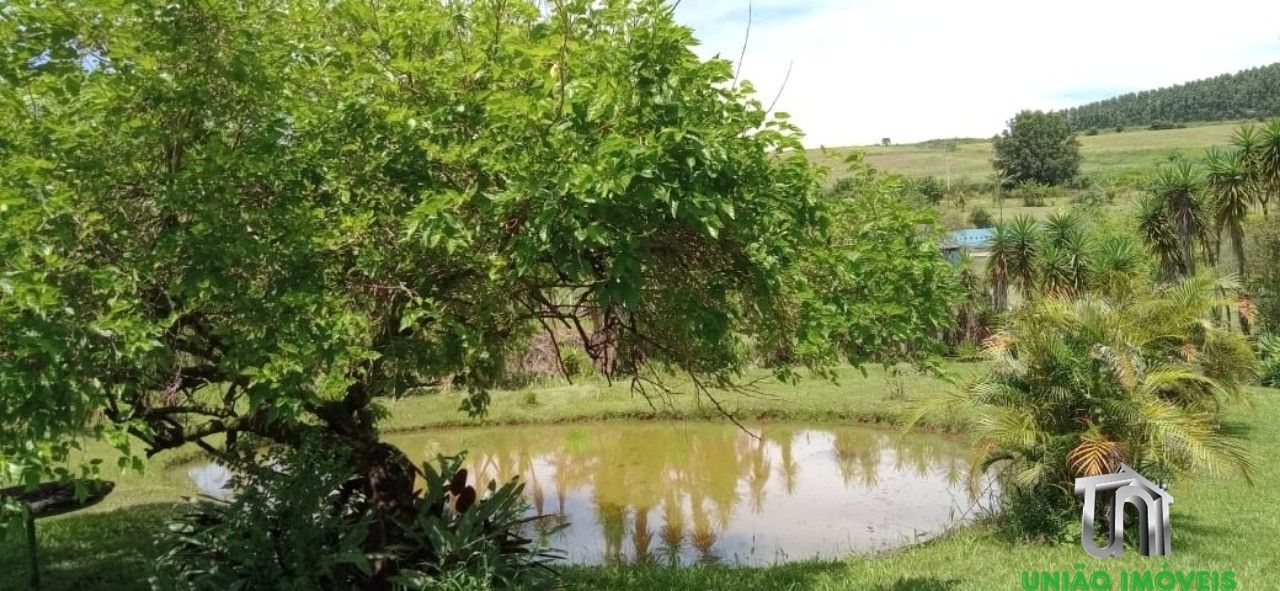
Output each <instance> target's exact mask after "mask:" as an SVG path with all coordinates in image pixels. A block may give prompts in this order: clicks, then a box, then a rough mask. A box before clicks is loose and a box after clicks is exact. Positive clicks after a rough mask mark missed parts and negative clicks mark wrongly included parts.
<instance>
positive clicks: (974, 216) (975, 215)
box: [969, 207, 995, 228]
mask: <svg viewBox="0 0 1280 591" xmlns="http://www.w3.org/2000/svg"><path fill="white" fill-rule="evenodd" d="M969 224H970V225H972V226H973V227H975V228H990V227H992V226H993V225H995V220H994V219H992V218H991V213H990V212H988V211H987V210H986V209H983V208H981V207H979V208H976V209H974V210H973V212H972V213H970V214H969Z"/></svg>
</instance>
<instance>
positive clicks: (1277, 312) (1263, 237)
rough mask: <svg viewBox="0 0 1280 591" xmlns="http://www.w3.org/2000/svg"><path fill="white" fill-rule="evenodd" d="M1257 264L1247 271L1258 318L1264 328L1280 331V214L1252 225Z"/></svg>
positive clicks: (1251, 242) (1251, 248)
mask: <svg viewBox="0 0 1280 591" xmlns="http://www.w3.org/2000/svg"><path fill="white" fill-rule="evenodd" d="M1246 234H1247V235H1248V236H1249V252H1250V253H1251V259H1252V261H1253V264H1251V265H1249V267H1248V269H1246V272H1245V286H1246V287H1247V288H1248V290H1249V294H1250V296H1251V298H1252V301H1253V304H1254V307H1255V309H1256V310H1257V313H1256V314H1257V319H1256V321H1255V323H1256V324H1257V325H1258V326H1260V327H1261V328H1262V329H1263V330H1264V331H1266V332H1270V333H1273V334H1280V217H1268V218H1262V219H1256V220H1254V222H1253V223H1251V224H1250V225H1249V227H1248V230H1247V232H1246Z"/></svg>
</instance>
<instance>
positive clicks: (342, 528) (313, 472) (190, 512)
mask: <svg viewBox="0 0 1280 591" xmlns="http://www.w3.org/2000/svg"><path fill="white" fill-rule="evenodd" d="M347 456H348V453H347V452H342V451H338V452H335V451H334V449H333V448H332V447H331V446H321V445H319V444H317V443H315V442H307V443H305V444H304V445H303V446H301V447H299V448H296V449H292V450H282V451H272V452H270V453H269V454H268V455H267V456H266V457H267V458H269V460H268V461H267V462H265V463H264V464H249V466H250V467H248V468H245V469H243V471H242V473H241V474H240V475H238V476H236V477H235V478H234V479H233V481H232V483H233V488H234V490H235V491H236V493H235V496H234V497H233V498H232V500H230V501H221V500H217V499H213V498H210V497H204V498H202V499H199V500H196V501H193V502H192V503H190V504H189V505H187V506H185V507H183V508H181V509H179V511H178V513H177V515H176V516H175V517H174V518H173V519H172V520H171V521H170V522H169V524H168V526H167V529H166V531H165V532H164V534H163V535H162V537H161V541H160V544H161V546H162V548H163V553H162V554H161V556H160V558H159V559H158V560H157V563H156V575H155V576H154V577H153V578H152V580H151V583H152V588H153V589H157V590H161V589H164V590H183V591H188V590H189V591H205V590H208V591H214V590H222V589H289V590H298V591H304V590H306V591H309V590H316V591H320V590H328V589H362V588H369V587H370V586H371V585H372V583H373V579H372V574H373V569H372V562H373V558H374V557H373V556H369V555H366V554H365V552H364V551H363V550H362V545H363V543H364V541H365V539H366V538H367V537H368V536H369V534H370V531H371V529H370V526H371V522H370V519H369V518H368V517H367V515H369V511H368V501H367V499H365V498H364V497H363V496H362V495H361V494H360V493H359V492H357V491H359V490H360V488H359V487H356V486H348V485H350V484H352V483H353V482H354V477H352V476H349V475H348V474H349V468H348V466H349V465H350V464H349V462H348V461H347V460H348V457H347ZM462 460H463V456H461V455H460V456H455V457H444V456H440V457H438V458H437V463H438V464H439V468H438V469H437V468H436V467H433V466H432V465H431V464H424V465H423V466H422V475H423V480H424V491H425V492H424V493H423V496H422V497H420V498H419V499H417V500H416V502H415V506H414V509H415V511H414V516H415V517H414V521H413V522H412V523H408V524H404V525H403V526H402V528H403V529H402V531H399V532H396V534H395V535H396V537H397V539H398V540H399V543H396V544H394V545H392V546H391V553H390V555H388V556H385V557H384V558H386V559H388V560H390V561H391V562H393V563H394V564H395V565H397V566H398V574H397V575H396V577H395V579H394V581H393V582H394V583H395V584H397V585H398V588H400V589H407V590H425V589H444V588H450V589H476V590H477V591H478V590H480V589H486V590H488V589H514V588H520V589H529V588H536V587H540V586H543V585H547V586H550V584H551V583H553V582H554V580H553V579H552V578H551V577H549V576H548V575H551V574H554V571H552V570H550V569H549V568H548V567H547V562H548V561H550V560H552V559H555V558H558V557H559V556H558V554H556V553H555V552H553V551H550V550H547V549H545V548H543V547H542V546H541V545H540V544H535V543H534V541H533V540H532V539H530V538H528V537H525V535H524V534H525V533H526V530H527V529H528V528H529V527H530V525H531V524H533V523H534V522H536V521H537V520H539V519H541V517H540V516H533V517H525V516H524V514H525V512H526V509H527V507H528V501H527V500H525V499H524V497H523V496H522V494H523V491H524V485H523V484H521V483H519V482H518V481H515V480H512V481H509V482H507V483H506V484H504V485H502V486H497V484H496V483H494V482H489V483H488V485H487V487H486V492H485V494H484V495H483V497H480V495H477V491H476V490H475V489H474V488H473V487H471V486H468V485H467V483H466V481H467V471H466V470H465V469H462V468H461V465H462ZM559 527H560V528H563V527H565V526H563V525H561V526H559ZM554 532H555V530H552V531H549V532H544V533H545V534H546V535H550V534H553V533H554ZM544 539H545V538H544Z"/></svg>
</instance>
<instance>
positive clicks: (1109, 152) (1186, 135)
mask: <svg viewBox="0 0 1280 591" xmlns="http://www.w3.org/2000/svg"><path fill="white" fill-rule="evenodd" d="M1239 127H1240V124H1239V123H1238V122H1234V123H1212V124H1205V125H1196V126H1190V127H1187V128H1185V129H1167V130H1163V131H1148V130H1146V129H1132V130H1127V131H1125V132H1123V133H1116V132H1115V131H1114V130H1106V131H1102V132H1100V133H1099V134H1098V135H1093V136H1086V135H1083V134H1082V135H1080V136H1079V137H1080V154H1081V156H1083V162H1082V164H1081V173H1082V174H1084V175H1085V176H1092V177H1095V178H1101V177H1114V176H1123V175H1126V174H1130V173H1131V172H1132V171H1142V170H1153V169H1155V167H1156V166H1157V165H1159V164H1161V163H1163V162H1168V161H1169V159H1170V157H1171V156H1172V155H1174V154H1181V155H1183V156H1189V157H1195V156H1198V155H1199V154H1200V153H1201V152H1202V151H1203V150H1204V149H1205V148H1208V147H1212V146H1221V145H1225V144H1226V143H1227V142H1228V141H1229V140H1230V138H1231V134H1232V133H1233V132H1234V131H1235V130H1236V129H1238V128H1239ZM940 143H941V142H928V143H924V144H902V145H897V146H892V145H891V146H867V147H863V148H856V149H858V150H861V151H863V152H864V153H865V154H866V157H867V161H868V162H869V163H870V164H871V165H872V166H874V167H875V168H876V169H877V170H881V171H885V172H893V173H899V174H903V175H906V176H916V177H920V176H929V175H932V176H935V177H937V178H939V179H944V180H945V179H947V178H948V176H950V178H951V180H952V181H953V182H955V181H974V182H976V181H983V180H986V179H988V178H989V177H990V176H991V173H992V169H991V158H992V156H993V154H992V150H991V142H990V141H989V140H978V141H974V140H960V141H957V142H955V143H954V144H953V147H952V148H950V149H948V148H946V147H943V146H941V145H940ZM850 149H851V148H834V149H829V150H827V153H826V154H824V153H822V152H821V151H820V150H810V151H809V156H810V158H811V159H812V160H813V161H814V162H816V163H818V164H821V165H824V166H827V167H829V168H830V169H831V173H832V174H831V177H830V180H831V181H832V182H834V181H835V180H836V179H838V178H840V177H841V176H842V175H843V173H844V165H843V163H842V161H841V159H842V158H843V157H844V155H845V154H846V153H847V152H848V150H850Z"/></svg>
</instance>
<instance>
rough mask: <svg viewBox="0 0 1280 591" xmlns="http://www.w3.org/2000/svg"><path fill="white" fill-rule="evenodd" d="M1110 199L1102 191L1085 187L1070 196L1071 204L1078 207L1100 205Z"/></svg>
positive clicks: (1108, 201)
mask: <svg viewBox="0 0 1280 591" xmlns="http://www.w3.org/2000/svg"><path fill="white" fill-rule="evenodd" d="M1111 200H1112V198H1111V197H1109V196H1108V195H1107V194H1106V193H1105V192H1104V191H1100V190H1098V189H1086V190H1084V191H1080V192H1079V193H1076V194H1075V195H1074V196H1072V197H1071V204H1072V205H1074V206H1078V207H1102V206H1103V205H1106V204H1108V203H1110V202H1111Z"/></svg>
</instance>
